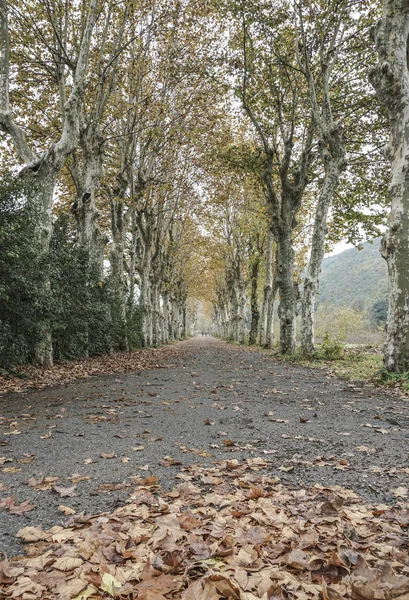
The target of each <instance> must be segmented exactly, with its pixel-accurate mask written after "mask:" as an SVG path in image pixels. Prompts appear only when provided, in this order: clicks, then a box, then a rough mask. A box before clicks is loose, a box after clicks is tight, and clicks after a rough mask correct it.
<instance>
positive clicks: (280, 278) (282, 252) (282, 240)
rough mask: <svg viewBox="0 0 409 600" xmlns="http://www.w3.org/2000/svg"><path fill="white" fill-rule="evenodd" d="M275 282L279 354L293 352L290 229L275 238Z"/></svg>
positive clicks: (293, 286) (294, 297) (294, 307)
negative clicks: (278, 301)
mask: <svg viewBox="0 0 409 600" xmlns="http://www.w3.org/2000/svg"><path fill="white" fill-rule="evenodd" d="M276 243H277V250H276V282H277V288H278V291H279V294H280V304H279V306H278V316H279V320H280V353H281V354H293V353H294V352H295V318H296V314H297V293H296V283H295V282H294V273H293V272H294V249H293V246H292V240H291V228H290V227H288V228H287V227H282V228H281V231H280V232H278V235H277V236H276Z"/></svg>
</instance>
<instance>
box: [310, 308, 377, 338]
mask: <svg viewBox="0 0 409 600" xmlns="http://www.w3.org/2000/svg"><path fill="white" fill-rule="evenodd" d="M364 328H365V324H364V315H363V313H362V312H359V311H356V310H354V309H353V308H352V307H343V306H341V307H338V306H334V305H328V304H326V305H322V306H320V307H319V309H318V311H317V315H316V329H315V331H316V335H317V338H318V339H322V340H324V339H325V338H326V337H327V336H329V337H330V338H331V339H337V340H339V341H341V342H346V341H347V340H348V338H349V337H350V336H351V335H352V334H354V335H356V334H357V333H358V332H359V331H362V330H363V329H364Z"/></svg>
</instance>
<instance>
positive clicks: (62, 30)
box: [0, 0, 215, 365]
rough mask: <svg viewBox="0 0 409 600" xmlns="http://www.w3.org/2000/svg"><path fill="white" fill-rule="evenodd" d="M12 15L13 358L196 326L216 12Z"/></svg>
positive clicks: (11, 6)
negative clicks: (209, 27) (192, 286)
mask: <svg viewBox="0 0 409 600" xmlns="http://www.w3.org/2000/svg"><path fill="white" fill-rule="evenodd" d="M0 19H1V21H0V27H1V48H2V52H1V64H0V69H1V78H0V86H1V88H0V126H1V128H2V130H3V132H4V134H5V135H4V136H3V145H4V146H3V147H4V152H3V156H2V158H3V164H2V170H3V182H4V186H3V190H2V195H1V202H2V205H1V207H0V214H1V223H0V235H1V237H2V238H3V239H2V241H4V246H3V249H4V252H3V253H2V256H1V260H0V262H1V270H2V275H3V277H2V279H3V282H4V287H3V288H2V290H1V291H2V294H1V297H0V303H1V309H2V310H1V315H0V319H1V324H2V334H0V338H1V342H0V346H1V347H0V354H1V356H2V360H1V362H2V363H3V365H6V364H8V363H13V362H27V361H34V362H36V363H39V364H43V365H49V364H52V362H53V359H54V358H55V357H57V358H64V357H71V356H87V355H89V354H90V353H91V354H92V353H95V352H101V351H103V352H106V351H109V350H111V349H118V350H127V349H128V348H130V347H135V346H143V347H146V346H152V345H153V346H155V345H158V344H161V343H167V342H168V341H169V340H172V339H178V338H180V337H183V336H185V335H186V333H187V310H186V300H187V293H188V289H187V286H188V282H189V281H190V279H191V278H192V276H193V275H194V269H193V266H192V261H191V255H190V250H189V246H190V244H191V242H192V240H194V238H195V235H196V225H195V223H194V222H193V220H192V217H191V214H192V206H193V205H194V204H195V203H196V202H197V190H196V189H195V178H196V175H195V170H196V167H195V160H196V159H195V158H194V154H197V151H196V152H195V145H196V146H197V145H198V143H199V141H200V140H199V138H200V135H201V134H200V131H199V129H198V123H199V122H200V123H201V125H202V126H205V127H211V124H212V123H211V121H212V118H214V114H215V113H214V112H213V113H212V114H208V115H207V114H206V113H205V112H204V106H205V105H206V102H208V100H209V98H210V94H211V86H210V85H209V80H208V78H206V77H205V76H204V72H205V69H206V61H207V60H208V51H209V47H208V45H209V39H210V38H209V35H207V36H206V38H205V36H204V35H202V34H203V33H204V28H205V26H206V16H201V14H200V10H199V7H196V9H195V12H193V9H192V7H191V6H189V4H188V3H187V4H186V5H185V6H184V7H183V10H182V7H181V6H180V4H179V2H177V1H175V2H156V1H154V2H150V1H149V0H148V1H141V2H138V1H136V0H123V1H121V2H117V1H112V2H111V1H104V2H98V0H90V1H89V2H84V3H78V4H77V3H71V2H65V1H64V0H46V1H45V2H41V3H38V2H30V1H27V2H26V1H19V0H15V1H13V0H10V2H6V0H1V2H0ZM201 36H202V37H201ZM196 38H197V39H196ZM205 49H206V52H205ZM21 165H23V166H21ZM7 172H8V173H9V174H8V175H7ZM16 233H18V235H16ZM57 238H58V239H57ZM6 248H7V252H6ZM13 257H15V258H17V259H18V260H10V258H13ZM33 273H35V276H34V277H35V285H34V281H33V277H29V276H28V275H31V274H33ZM79 273H80V274H81V276H80V279H78V274H79ZM74 280H75V285H74ZM64 281H65V282H66V284H67V285H63V284H64ZM22 285H23V288H24V290H25V291H23V290H22V287H21V286H22ZM28 291H29V292H30V293H29V297H27V299H26V301H25V304H26V305H27V306H29V308H30V310H29V311H28V312H27V311H26V312H25V311H24V309H23V308H22V305H21V298H22V296H24V295H25V292H28ZM91 291H92V292H91ZM67 294H68V297H69V302H68V301H67ZM101 303H102V304H103V308H101V306H100V304H101ZM67 304H69V305H70V309H69V310H65V311H63V310H62V307H63V306H66V305H67ZM23 305H24V303H23ZM28 314H29V317H28ZM24 315H27V318H24ZM22 317H23V318H22ZM28 321H29V322H30V323H31V326H29V322H28ZM74 323H75V324H76V327H75V328H74V327H73V324H74ZM33 329H34V331H33ZM74 329H75V331H74ZM61 330H65V331H66V335H65V336H64V341H63V340H62V339H61V335H60V333H61ZM98 331H99V332H101V331H104V336H103V337H104V343H103V344H102V345H101V344H95V343H94V338H95V337H96V333H97V332H98ZM77 334H78V335H77ZM97 337H98V336H97ZM73 338H75V339H77V343H75V344H73V342H72V340H73ZM16 346H17V347H18V348H19V349H20V351H16Z"/></svg>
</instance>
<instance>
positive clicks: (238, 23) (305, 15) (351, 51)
mask: <svg viewBox="0 0 409 600" xmlns="http://www.w3.org/2000/svg"><path fill="white" fill-rule="evenodd" d="M226 13H227V15H228V17H229V23H230V31H229V33H230V45H231V52H232V57H233V58H234V62H233V68H232V71H231V73H230V78H231V81H232V82H233V87H234V89H235V92H236V96H237V97H238V98H239V99H240V101H241V106H242V109H243V111H244V113H245V114H246V115H247V117H248V122H249V131H248V132H247V142H245V143H243V142H241V146H240V147H239V148H238V149H237V152H236V157H235V160H234V159H233V160H232V161H231V166H233V167H234V168H235V169H236V171H237V169H238V167H240V169H241V175H242V174H243V173H246V174H247V175H248V176H252V178H253V180H254V182H255V184H256V185H257V184H258V186H259V192H258V196H259V198H260V197H262V196H264V199H265V205H266V207H267V210H266V211H265V215H264V236H263V237H262V238H260V237H259V238H258V239H259V240H261V249H260V250H259V252H260V255H261V256H262V257H263V265H264V267H263V271H264V280H265V285H264V295H263V302H262V306H263V308H262V315H263V316H262V319H261V327H260V328H259V333H260V342H261V343H263V344H266V345H267V346H269V345H271V341H272V339H271V331H272V318H273V315H274V309H273V305H274V301H275V299H276V298H278V301H279V304H278V317H279V329H280V351H281V353H283V354H291V353H293V352H294V351H295V346H296V335H295V333H296V331H295V323H296V316H297V313H298V312H299V310H300V309H301V310H300V312H301V350H302V351H303V352H304V353H306V354H311V353H313V352H314V351H315V340H314V315H315V304H316V296H317V292H318V286H319V275H320V271H321V264H322V260H323V257H324V254H325V251H326V249H327V248H328V246H329V245H330V244H331V242H333V241H336V240H337V239H340V238H342V237H343V236H344V237H347V238H348V239H349V240H351V241H353V242H355V243H357V242H359V239H360V238H362V237H365V236H366V235H372V236H373V235H374V234H376V233H377V231H379V229H377V228H378V226H380V225H381V224H382V220H383V218H384V214H385V211H384V208H385V203H386V193H385V192H386V181H387V168H386V167H387V165H386V161H385V159H384V157H383V155H382V151H381V149H382V145H383V144H384V139H385V138H386V124H385V120H384V118H383V115H382V114H381V113H380V108H379V104H378V101H377V98H376V96H375V94H374V92H373V90H371V87H370V85H369V82H368V68H369V65H371V63H372V60H373V58H372V55H373V48H372V44H371V41H370V37H369V33H370V30H371V27H372V26H373V24H374V23H375V21H376V18H377V16H379V15H377V14H376V11H374V10H373V6H372V3H366V2H361V1H360V2H351V1H343V0H325V1H324V0H322V1H321V0H317V1H313V2H308V3H306V2H298V1H291V2H264V1H257V2H252V3H251V5H250V4H248V3H244V2H229V3H228V4H227V5H226ZM238 155H239V156H238ZM230 158H231V157H230ZM241 193H242V195H243V196H244V197H245V196H246V192H245V187H244V186H243V185H242V188H241ZM233 204H234V210H235V211H236V212H237V211H240V210H241V207H240V202H239V201H237V200H236V201H234V200H233ZM241 218H242V220H244V222H245V223H246V225H248V223H249V220H248V219H247V218H246V217H245V215H244V214H243V215H242V217H241ZM235 221H236V239H237V241H236V240H235V239H234V236H233V237H232V236H230V239H226V243H227V245H228V246H232V248H233V249H230V250H227V251H226V259H225V274H224V276H223V283H222V284H219V286H218V294H217V299H216V301H215V320H216V323H217V327H218V330H219V332H220V333H221V334H222V335H226V334H227V335H228V336H229V337H231V338H233V339H236V340H237V341H241V340H242V339H243V332H241V333H239V332H238V330H237V328H236V329H235V328H234V326H233V323H236V322H240V319H241V320H242V317H240V319H239V318H238V316H237V309H236V305H237V302H235V301H234V292H233V290H234V289H235V288H236V287H239V288H242V289H244V290H247V293H248V300H247V301H246V300H242V305H248V304H251V307H252V310H251V313H252V325H251V331H252V334H251V335H250V341H251V342H253V343H254V341H255V339H256V336H255V335H254V331H255V330H257V329H258V325H257V322H258V318H259V317H258V312H257V310H255V309H254V308H253V307H255V306H256V302H255V297H256V293H255V290H256V289H257V285H256V283H255V274H256V273H258V272H259V271H260V269H259V266H258V263H257V261H256V262H255V261H254V258H253V252H252V250H253V248H255V247H257V244H255V243H254V241H253V240H252V239H251V236H252V235H255V234H257V228H255V227H254V226H253V227H252V229H251V232H250V233H249V234H248V233H244V232H245V228H244V229H243V227H241V226H240V224H238V223H239V220H238V219H237V217H236V219H235ZM237 232H239V233H237ZM243 235H245V237H246V240H245V243H244V244H243V239H242V236H243ZM243 248H245V249H246V261H245V260H243V256H242V253H240V249H243ZM231 255H233V256H236V257H237V256H240V260H239V263H240V264H241V265H244V267H243V268H244V270H245V271H246V276H244V275H243V273H242V272H241V273H239V271H240V270H239V269H238V268H237V267H236V268H234V267H233V268H232V264H233V263H232V258H231ZM234 273H236V281H235V282H233V279H234ZM246 277H247V286H246V285H244V286H243V284H242V281H244V279H245V278H246ZM229 294H230V296H231V299H230V308H229V309H226V306H228V302H227V298H228V297H229ZM267 315H268V317H267Z"/></svg>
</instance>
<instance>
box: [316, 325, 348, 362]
mask: <svg viewBox="0 0 409 600" xmlns="http://www.w3.org/2000/svg"><path fill="white" fill-rule="evenodd" d="M344 353H345V347H344V344H343V343H342V342H341V341H340V340H337V339H335V338H331V337H330V335H329V333H328V332H325V335H324V339H323V341H322V344H321V346H320V349H319V352H318V358H322V359H324V360H339V359H341V358H343V356H344Z"/></svg>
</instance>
